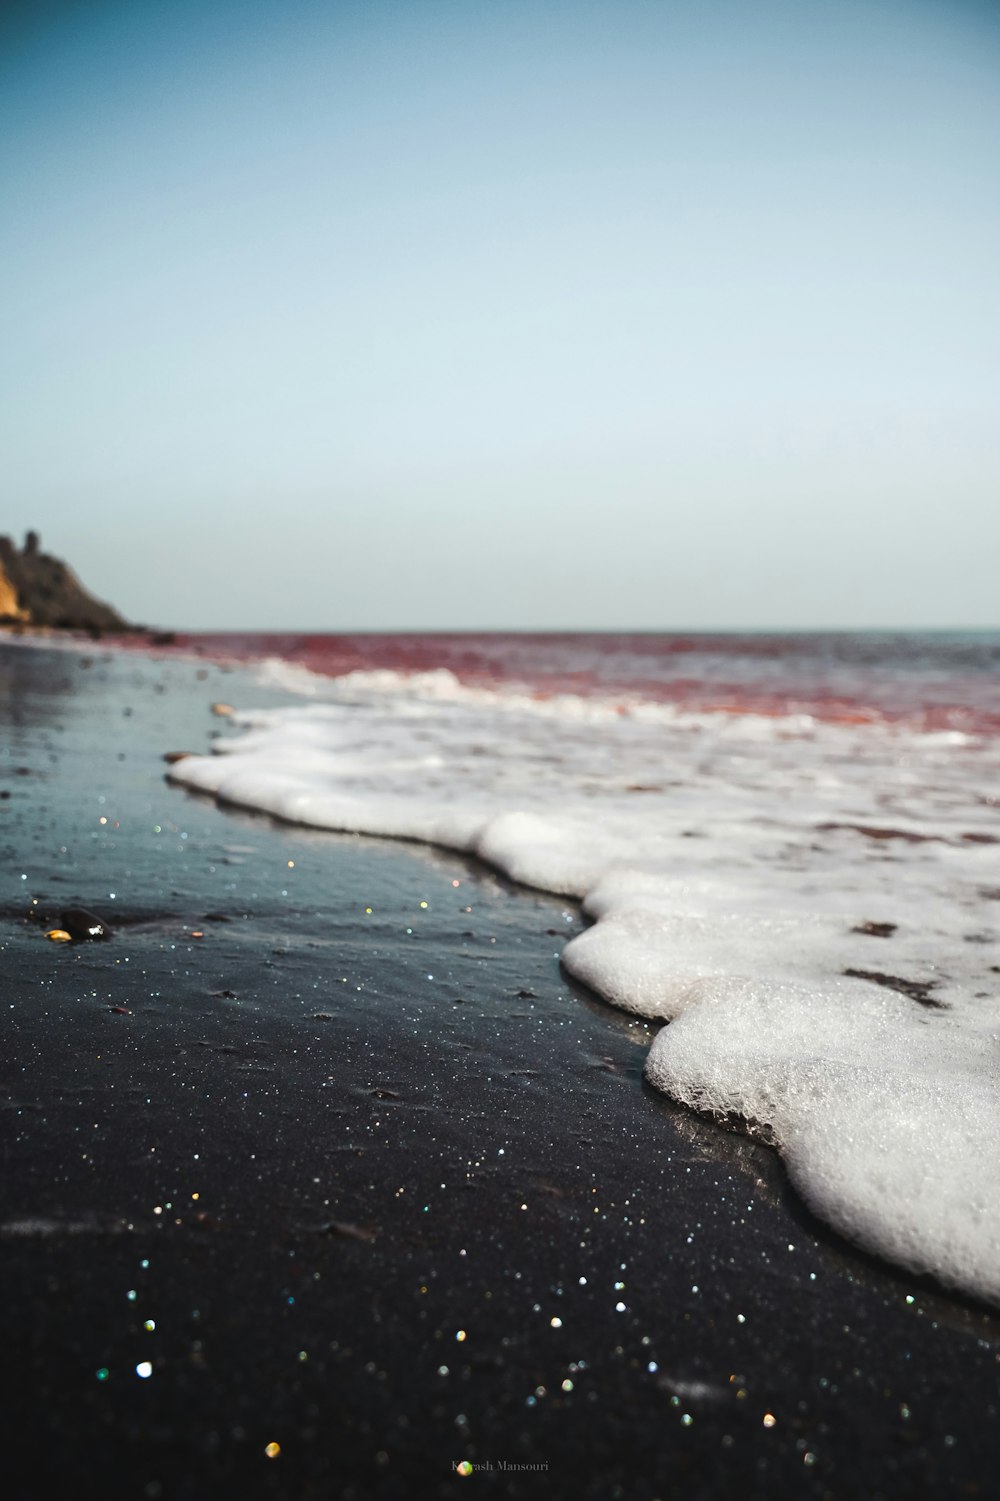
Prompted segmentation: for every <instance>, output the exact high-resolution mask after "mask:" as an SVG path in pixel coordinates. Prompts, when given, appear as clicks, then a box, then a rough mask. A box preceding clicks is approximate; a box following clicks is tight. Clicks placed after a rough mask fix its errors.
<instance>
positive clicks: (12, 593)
mask: <svg viewBox="0 0 1000 1501" xmlns="http://www.w3.org/2000/svg"><path fill="white" fill-rule="evenodd" d="M0 625H14V626H17V625H21V626H41V627H45V628H49V629H55V630H70V631H89V632H91V633H92V634H98V633H100V632H102V631H129V630H134V629H135V627H134V626H130V625H129V624H128V622H127V621H126V620H123V619H122V617H121V616H120V615H119V614H118V612H117V611H116V610H113V609H112V608H111V606H110V605H106V604H104V603H103V602H102V601H101V600H99V599H95V598H94V596H93V595H92V594H90V593H88V591H87V590H86V589H85V588H84V587H83V585H82V584H81V582H80V580H79V579H78V578H77V576H76V574H75V573H74V572H73V570H72V568H70V567H69V566H68V565H67V564H66V563H63V562H62V561H61V560H60V559H59V558H53V557H51V556H50V555H49V554H48V553H44V552H42V550H41V543H40V539H39V537H38V533H37V532H28V534H27V536H26V537H25V539H24V546H23V547H22V548H19V547H18V546H17V545H16V543H14V542H12V541H11V539H10V537H3V536H0Z"/></svg>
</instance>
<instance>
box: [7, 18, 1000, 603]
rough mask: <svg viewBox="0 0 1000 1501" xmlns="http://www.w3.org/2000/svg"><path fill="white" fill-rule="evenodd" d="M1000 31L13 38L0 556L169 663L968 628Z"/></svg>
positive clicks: (249, 29) (69, 29)
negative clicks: (312, 635)
mask: <svg viewBox="0 0 1000 1501" xmlns="http://www.w3.org/2000/svg"><path fill="white" fill-rule="evenodd" d="M998 162H1000V6H998V5H993V4H987V3H984V0H858V3H855V0H755V3H753V4H750V3H747V0H464V3H460V0H405V3H401V0H396V3H393V0H366V3H339V0H327V3H323V4H321V3H316V0H235V3H234V0H213V3H205V0H166V3H158V0H149V3H146V0H130V3H120V0H77V3H73V0H61V3H60V0H49V3H45V0H34V3H26V0H6V3H5V5H4V6H3V7H2V8H0V203H2V205H3V208H2V211H0V496H2V501H0V531H7V532H12V533H15V534H18V533H21V532H23V531H24V530H25V529H27V528H28V527H34V528H36V529H38V530H39V531H40V532H41V534H42V540H43V545H44V546H45V547H46V549H47V550H51V551H52V552H54V553H56V554H57V555H59V556H61V557H64V558H65V559H67V560H68V561H69V562H71V563H72V564H73V566H74V567H75V568H76V570H77V572H78V573H79V574H80V575H81V577H82V578H83V580H84V582H85V583H86V584H87V585H88V586H89V587H90V588H91V589H92V590H93V591H94V592H96V593H97V594H99V595H100V596H102V597H104V598H106V599H109V600H110V601H111V602H112V603H114V604H115V605H116V606H117V607H118V608H119V609H120V610H121V611H122V612H123V613H124V614H126V615H127V616H129V617H130V618H132V619H135V620H140V621H143V622H148V623H150V624H155V625H160V626H175V627H186V628H190V629H198V628H203V629H223V628H232V629H240V628H243V629H260V630H264V629H288V630H291V629H301V630H315V631H322V630H351V629H356V630H381V629H385V630H393V629H407V628H410V629H418V630H419V629H424V630H426V629H435V628H438V629H489V628H494V629H532V628H534V629H573V628H579V629H616V628H633V629H641V630H656V629H684V628H689V629H710V628H726V629H732V628H742V629H772V628H785V629H813V628H890V627H911V628H912V627H958V628H961V627H997V626H1000V588H998V564H997V560H998V558H1000V408H998V399H997V398H998V393H1000V338H998V334H1000V306H998V303H1000V298H998V290H1000V269H998V268H1000V194H998V179H1000V174H998V166H997V164H998Z"/></svg>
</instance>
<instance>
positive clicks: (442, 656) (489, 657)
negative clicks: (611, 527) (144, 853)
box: [176, 631, 1000, 734]
mask: <svg viewBox="0 0 1000 1501" xmlns="http://www.w3.org/2000/svg"><path fill="white" fill-rule="evenodd" d="M176 645H177V647H178V648H179V649H182V650H185V651H188V652H191V651H193V652H196V653H199V654H204V655H206V656H210V657H213V658H219V659H226V660H235V661H255V660H263V659H266V658H269V657H276V658H280V659H281V660H283V661H287V662H293V663H296V664H298V665H300V666H302V667H306V668H308V669H309V670H310V671H312V672H316V673H321V674H323V675H325V676H329V677H339V676H342V675H343V674H345V673H348V672H353V671H356V670H370V669H373V668H387V669H391V670H393V671H397V672H404V673H409V672H426V671H428V670H430V669H435V668H446V669H448V670H449V671H450V672H452V673H454V675H455V676H456V677H457V678H458V679H459V681H460V682H462V683H465V684H468V685H474V686H478V687H491V686H501V685H514V684H517V685H519V686H526V687H527V688H528V689H529V691H530V692H532V693H533V694H534V695H536V696H537V697H540V698H544V697H547V696H550V695H552V694H556V693H573V694H578V695H580V696H582V697H587V698H591V697H599V698H602V699H607V698H612V699H616V698H618V699H621V700H622V702H634V701H636V700H640V701H647V702H654V703H672V704H676V705H677V706H678V707H679V708H682V709H686V710H690V711H692V712H706V711H708V712H722V713H729V714H763V715H772V716H781V715H786V714H810V715H812V716H813V717H814V718H816V719H821V720H826V721H831V722H840V723H865V722H868V721H879V720H883V721H891V722H900V721H902V722H905V723H907V724H908V725H910V726H912V727H913V728H914V729H923V730H934V729H953V730H964V731H967V732H972V733H979V734H983V733H986V734H997V733H1000V632H995V631H991V632H985V631H982V632H943V631H942V632H925V633H916V632H905V633H903V632H900V633H875V632H857V633H846V632H845V633H825V632H815V633H801V634H729V633H717V634H716V633H711V634H699V635H692V634H639V633H634V634H633V633H605V634H597V633H572V634H569V633H567V634H552V633H546V634H529V633H525V634H514V633H482V634H477V633H449V634H443V633H427V634H423V633H421V634H382V635H379V634H364V635H323V634H305V633H302V634H294V633H264V632H239V633H219V634H211V635H210V634H187V635H179V636H178V637H177V642H176Z"/></svg>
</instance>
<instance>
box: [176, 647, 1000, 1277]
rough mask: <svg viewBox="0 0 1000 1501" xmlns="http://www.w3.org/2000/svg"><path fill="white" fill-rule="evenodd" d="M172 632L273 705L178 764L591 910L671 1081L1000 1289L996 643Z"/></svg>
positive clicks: (603, 982)
mask: <svg viewBox="0 0 1000 1501" xmlns="http://www.w3.org/2000/svg"><path fill="white" fill-rule="evenodd" d="M166 650H168V651H171V652H182V653H184V654H185V655H197V656H203V657H207V658H211V659H212V660H214V661H228V662H238V663H240V664H243V665H248V664H249V665H250V666H251V667H252V670H253V672H254V674H255V677H256V681H257V683H258V684H259V686H260V688H261V690H262V697H263V698H265V699H266V701H267V703H268V704H269V705H270V706H269V707H265V708H261V707H258V706H257V705H255V704H254V703H253V702H246V703H238V704H234V705H220V706H218V707H219V713H220V718H221V724H220V728H221V733H220V734H219V736H218V737H217V738H216V740H215V741H214V746H213V750H214V753H213V754H210V755H191V756H187V757H185V758H184V759H183V760H180V761H178V762H177V763H176V764H175V765H173V767H172V768H171V776H172V778H173V779H174V780H175V781H176V782H178V783H180V784H182V785H184V786H187V787H191V788H197V789H199V790H200V791H202V792H205V793H208V794H211V795H214V796H215V797H216V798H217V799H218V800H219V801H220V802H223V803H226V804H232V805H238V806H243V807H246V808H252V809H257V810H260V811H263V812H266V813H269V814H272V815H274V816H276V817H277V818H280V819H283V820H286V821H289V822H292V823H297V824H304V825H310V826H314V827H316V828H321V829H322V828H326V829H331V830H341V831H345V830H346V831H356V832H359V833H365V834H377V835H385V836H391V837H396V838H401V839H410V840H421V841H426V842H429V843H432V844H435V845H439V846H444V847H446V848H451V849H455V850H458V851H461V852H463V853H464V854H467V855H473V856H476V857H478V858H479V859H481V860H483V861H485V862H487V863H488V864H489V865H491V866H493V867H495V868H496V869H497V870H499V871H501V872H503V873H504V874H505V875H506V876H508V877H509V878H510V879H512V880H513V881H516V882H521V883H523V884H525V885H527V886H531V887H536V888H539V889H542V890H545V891H549V892H553V893H558V894H560V895H562V896H564V897H568V898H573V899H575V900H577V901H579V902H580V903H581V904H582V907H583V910H584V912H585V913H586V915H587V916H588V918H589V919H590V924H589V926H588V927H587V928H586V929H585V930H584V931H583V932H582V933H581V934H579V935H578V936H576V937H575V938H573V939H572V940H571V941H570V942H569V943H567V945H566V947H565V949H564V950H563V953H562V963H563V965H564V966H565V968H566V970H567V971H569V972H570V973H571V974H572V975H573V976H574V977H575V978H576V979H577V980H578V981H580V982H582V983H583V984H585V985H586V986H588V987H589V988H590V990H591V991H593V992H594V993H596V994H597V995H598V996H600V997H601V998H602V999H603V1000H605V1001H606V1002H607V1003H609V1004H610V1005H612V1006H615V1007H618V1008H621V1009H622V1010H624V1011H626V1012H630V1013H633V1014H635V1015H638V1016H641V1017H644V1018H647V1019H650V1020H652V1021H653V1022H657V1023H660V1022H662V1023H663V1025H662V1028H661V1029H660V1030H659V1031H658V1032H657V1034H656V1037H655V1041H654V1042H653V1045H652V1048H651V1049H650V1052H649V1055H648V1058H647V1061H646V1069H645V1072H646V1078H647V1080H648V1081H649V1083H650V1084H652V1085H653V1086H655V1087H656V1088H657V1089H660V1090H663V1091H664V1092H666V1093H667V1094H669V1095H670V1096H671V1097H672V1098H673V1099H675V1100H678V1101H680V1102H682V1103H684V1104H686V1105H689V1106H691V1107H692V1108H694V1109H696V1110H699V1111H701V1112H704V1113H705V1114H707V1115H709V1116H711V1117H713V1118H715V1119H716V1120H720V1121H723V1122H725V1123H728V1124H731V1125H733V1126H734V1127H735V1128H737V1129H741V1130H745V1131H749V1132H751V1133H752V1134H754V1135H756V1136H758V1137H760V1138H761V1139H763V1140H766V1141H768V1142H770V1143H771V1144H773V1145H774V1146H775V1147H776V1148H777V1150H778V1151H779V1152H780V1153H781V1155H782V1157H783V1158H784V1161H785V1164H786V1166H787V1170H788V1173H789V1176H790V1178H791V1181H792V1182H793V1183H794V1185H795V1186H796V1188H797V1189H798V1191H799V1192H800V1193H801V1195H802V1197H803V1198H804V1199H805V1201H806V1203H807V1204H808V1205H809V1207H810V1208H811V1209H812V1211H813V1212H814V1213H816V1214H817V1215H818V1216H820V1217H821V1218H823V1219H824V1220H826V1221H827V1222H828V1223H829V1224H831V1225H833V1226H834V1227H835V1228H836V1229H837V1230H838V1231H840V1232H841V1233H842V1234H843V1235H845V1236H847V1237H848V1238H849V1239H851V1240H853V1241H854V1242H855V1243H857V1244H858V1245H860V1246H862V1247H864V1248H866V1249H867V1250H869V1251H871V1252H874V1253H875V1254H877V1255H880V1256H882V1257H885V1258H887V1259H888V1260H890V1261H892V1262H895V1263H896V1264H898V1265H901V1266H904V1267H906V1268H908V1269H909V1270H911V1271H915V1272H918V1273H926V1274H928V1275H930V1276H932V1277H934V1278H935V1279H936V1280H937V1281H938V1282H940V1283H942V1284H943V1285H945V1286H947V1287H949V1288H951V1289H954V1290H956V1291H958V1292H959V1293H962V1294H964V1295H967V1296H969V1297H972V1298H974V1299H978V1300H982V1301H985V1302H988V1303H990V1304H994V1305H1000V1094H998V1082H1000V1075H998V1063H1000V992H998V984H997V982H998V978H1000V633H996V632H992V633H987V632H978V633H973V632H962V633H959V632H936V633H919V634H918V633H877V634H876V633H839V634H831V633H819V632H817V633H801V634H733V633H717V634H712V633H701V634H636V633H617V634H616V633H608V634H579V633H565V634H531V633H526V634H485V633H479V634H472V633H469V634H466V633H462V634H392V635H376V634H368V635H344V634H339V635H323V634H260V633H255V634H254V633H241V634H216V635H205V634H203V635H186V636H179V637H178V638H177V639H176V641H175V642H174V644H173V645H172V646H171V647H169V648H166ZM275 690H280V691H281V693H282V695H283V697H282V698H281V701H280V702H279V704H278V706H277V707H275V706H274V703H275V699H274V694H275ZM165 749H171V747H165ZM552 1087H554V1088H557V1087H558V1081H557V1080H553V1081H552Z"/></svg>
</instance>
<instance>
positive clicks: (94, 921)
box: [57, 907, 111, 940]
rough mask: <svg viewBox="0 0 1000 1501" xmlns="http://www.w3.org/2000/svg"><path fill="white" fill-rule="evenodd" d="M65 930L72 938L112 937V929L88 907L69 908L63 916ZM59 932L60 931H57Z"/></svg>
mask: <svg viewBox="0 0 1000 1501" xmlns="http://www.w3.org/2000/svg"><path fill="white" fill-rule="evenodd" d="M62 921H63V929H64V930H65V931H66V932H67V933H68V934H69V936H70V937H71V938H76V939H78V940H83V939H88V938H89V939H102V938H110V937H111V929H110V928H109V927H108V925H107V923H104V922H102V921H101V919H100V918H99V917H96V916H95V915H94V913H93V912H88V911H87V909H86V907H67V909H66V911H65V912H64V913H63V914H62ZM57 931H60V930H58V929H57Z"/></svg>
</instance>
